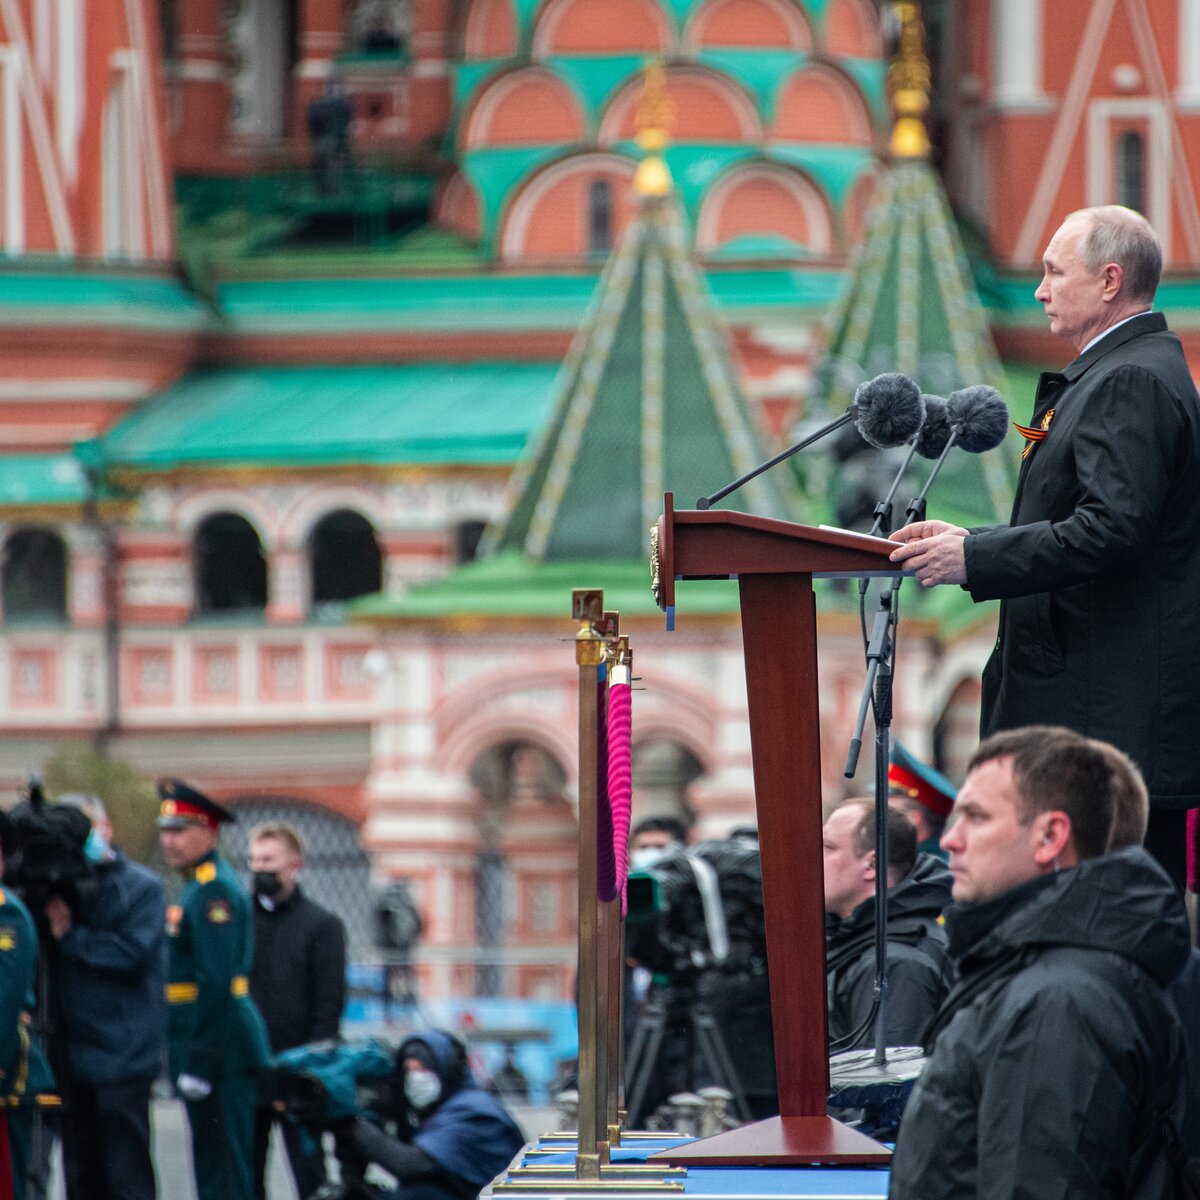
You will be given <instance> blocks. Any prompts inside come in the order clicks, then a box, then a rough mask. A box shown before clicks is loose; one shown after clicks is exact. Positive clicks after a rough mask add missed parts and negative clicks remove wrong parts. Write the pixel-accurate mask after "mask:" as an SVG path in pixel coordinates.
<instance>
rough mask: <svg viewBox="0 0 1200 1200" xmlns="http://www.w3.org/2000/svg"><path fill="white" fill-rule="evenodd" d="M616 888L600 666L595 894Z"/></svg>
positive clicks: (608, 895)
mask: <svg viewBox="0 0 1200 1200" xmlns="http://www.w3.org/2000/svg"><path fill="white" fill-rule="evenodd" d="M617 891H618V885H617V864H616V860H615V859H614V858H613V826H612V808H611V806H610V805H609V801H608V672H607V671H606V670H605V669H604V667H603V666H602V667H601V668H600V671H599V675H598V679H597V683H596V895H597V897H598V898H599V899H600V900H601V901H603V902H605V903H607V902H608V901H609V900H611V899H612V898H613V897H614V896H615V895H616V894H617Z"/></svg>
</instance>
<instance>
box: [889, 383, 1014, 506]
mask: <svg viewBox="0 0 1200 1200" xmlns="http://www.w3.org/2000/svg"><path fill="white" fill-rule="evenodd" d="M946 419H947V422H948V424H949V426H950V434H949V436H948V437H947V438H946V444H945V445H944V446H943V447H942V449H941V452H940V453H939V454H938V456H937V462H935V463H934V464H933V469H932V470H931V471H930V472H929V478H928V479H926V480H925V486H924V487H923V488H921V491H920V493H919V494H918V495H916V496H914V497H913V499H912V501H911V502H910V503H909V506H908V511H907V512H906V513H905V514H904V523H905V525H911V524H912V523H913V522H914V521H923V520H924V519H925V496H926V493H928V491H929V488H930V486H931V485H932V483H933V481H934V480H935V479H936V478H937V477H938V474H939V473H940V471H941V469H942V464H943V463H944V462H945V461H946V455H947V454H949V453H950V451H951V449H953V447H954V446H955V445H959V446H961V447H962V448H963V449H964V450H965V451H966V452H967V453H968V454H983V453H985V452H986V451H988V450H994V449H995V448H996V447H997V446H998V445H1000V443H1001V442H1002V441H1004V435H1005V434H1006V433H1007V432H1008V405H1007V404H1005V403H1004V398H1003V397H1002V396H1001V395H1000V393H999V392H998V391H996V389H995V388H994V387H988V386H987V385H986V384H982V383H978V384H975V385H974V386H973V387H966V388H960V389H959V390H958V391H957V392H951V393H950V398H949V399H948V400H947V401H946Z"/></svg>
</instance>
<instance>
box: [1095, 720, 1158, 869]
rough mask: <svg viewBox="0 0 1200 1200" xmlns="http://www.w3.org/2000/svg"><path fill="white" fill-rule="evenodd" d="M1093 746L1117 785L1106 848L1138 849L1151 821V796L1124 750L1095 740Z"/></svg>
mask: <svg viewBox="0 0 1200 1200" xmlns="http://www.w3.org/2000/svg"><path fill="white" fill-rule="evenodd" d="M1093 744H1094V745H1095V746H1096V747H1097V749H1098V750H1099V751H1100V753H1101V754H1103V755H1104V756H1105V757H1106V758H1107V759H1108V761H1109V765H1110V766H1111V767H1112V769H1113V779H1114V781H1115V784H1116V787H1115V790H1114V792H1113V800H1114V801H1115V809H1114V813H1113V825H1112V833H1111V834H1110V835H1109V838H1108V848H1109V850H1124V849H1125V848H1126V847H1127V846H1140V845H1141V844H1142V842H1143V841H1145V838H1146V825H1147V824H1148V822H1149V820H1150V793H1149V792H1148V791H1147V790H1146V781H1145V780H1144V779H1143V778H1142V773H1141V771H1139V770H1138V769H1137V766H1136V764H1135V763H1134V761H1133V759H1132V758H1130V757H1129V755H1128V754H1126V753H1125V752H1124V751H1123V750H1118V749H1117V748H1116V746H1110V745H1109V744H1108V743H1107V742H1101V741H1094V743H1093Z"/></svg>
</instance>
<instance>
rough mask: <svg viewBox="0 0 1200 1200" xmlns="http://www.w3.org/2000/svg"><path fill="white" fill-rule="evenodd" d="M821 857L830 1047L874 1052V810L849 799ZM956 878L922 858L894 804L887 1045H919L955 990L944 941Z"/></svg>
mask: <svg viewBox="0 0 1200 1200" xmlns="http://www.w3.org/2000/svg"><path fill="white" fill-rule="evenodd" d="M821 839H822V846H823V849H824V875H825V910H826V925H825V931H826V945H825V970H826V982H827V985H828V989H829V1041H830V1044H831V1046H834V1047H835V1048H836V1049H838V1050H855V1049H858V1048H860V1047H862V1046H871V1045H874V1043H875V1028H874V1023H873V1021H872V1020H871V1007H872V1003H873V998H874V986H875V805H874V803H873V802H872V801H870V800H847V801H846V803H845V804H842V805H840V806H839V807H838V808H836V809H834V811H833V812H832V813H831V814H830V815H829V820H828V821H826V822H825V827H824V828H823V829H822V831H821ZM949 903H950V871H949V870H948V869H947V867H946V866H945V864H944V863H942V862H941V861H940V860H939V859H936V858H934V856H933V855H932V854H921V855H918V854H917V831H916V828H915V827H914V825H913V823H912V822H911V821H910V820H909V819H908V817H907V816H906V815H905V813H904V812H903V811H902V810H901V809H900V808H898V807H897V806H896V805H893V806H892V807H891V810H890V811H889V814H888V914H887V915H888V922H887V940H888V994H887V1004H886V1007H885V1009H884V1037H885V1044H886V1045H888V1046H916V1045H919V1044H920V1041H921V1035H922V1034H923V1033H924V1032H925V1027H926V1026H927V1025H928V1024H929V1022H930V1019H931V1018H932V1017H933V1014H934V1013H935V1012H937V1009H938V1005H939V1004H941V1002H942V1000H943V999H944V998H945V996H946V991H947V989H948V987H949V981H950V967H949V960H948V958H947V954H946V934H945V931H944V930H943V929H942V926H941V925H940V924H939V922H938V918H939V917H940V916H941V914H942V910H943V909H944V908H945V907H946V906H947V905H948V904H949Z"/></svg>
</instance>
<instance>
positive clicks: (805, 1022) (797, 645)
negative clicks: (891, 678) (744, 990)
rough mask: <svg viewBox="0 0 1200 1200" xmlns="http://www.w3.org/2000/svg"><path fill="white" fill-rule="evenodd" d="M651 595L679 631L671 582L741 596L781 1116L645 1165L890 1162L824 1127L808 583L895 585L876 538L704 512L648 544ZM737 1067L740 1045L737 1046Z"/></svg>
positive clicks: (662, 527)
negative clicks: (725, 583)
mask: <svg viewBox="0 0 1200 1200" xmlns="http://www.w3.org/2000/svg"><path fill="white" fill-rule="evenodd" d="M654 543H655V546H654V566H655V572H654V574H655V593H656V598H657V600H658V602H659V605H660V607H662V608H663V609H665V610H666V612H667V614H668V621H669V623H672V622H673V616H674V607H675V581H676V580H677V579H733V578H736V579H737V581H738V589H739V591H740V594H741V613H742V639H743V644H744V649H745V657H746V691H747V700H748V706H749V710H750V741H751V750H752V754H753V759H754V793H755V804H756V807H757V810H758V832H759V845H760V847H761V852H762V878H763V905H764V909H765V918H766V933H767V958H768V963H769V968H770V978H771V1014H772V1021H773V1025H774V1030H775V1069H776V1075H777V1078H778V1084H779V1111H780V1116H778V1117H772V1118H770V1119H769V1120H766V1121H759V1122H756V1123H755V1124H752V1125H745V1126H742V1127H740V1128H738V1129H733V1130H730V1131H729V1132H728V1133H723V1134H719V1135H718V1136H716V1137H712V1138H707V1139H705V1140H703V1141H699V1142H693V1143H691V1144H689V1145H686V1146H682V1147H679V1148H678V1149H675V1150H669V1151H662V1152H660V1153H658V1154H655V1155H652V1156H651V1161H655V1162H666V1163H672V1164H679V1165H681V1166H687V1165H688V1164H695V1165H700V1164H708V1163H721V1164H739V1163H758V1164H762V1165H771V1164H773V1165H785V1164H798V1163H827V1164H831V1163H845V1164H850V1163H855V1164H860V1165H865V1164H870V1163H886V1162H887V1161H888V1159H889V1157H890V1155H889V1152H888V1151H887V1149H886V1148H885V1147H883V1146H881V1145H880V1144H879V1143H878V1142H875V1141H873V1140H872V1139H870V1138H868V1137H865V1136H863V1135H862V1134H860V1133H858V1132H857V1131H855V1130H852V1129H849V1128H848V1127H847V1126H845V1125H842V1124H841V1123H840V1122H838V1121H835V1120H833V1119H832V1118H830V1117H828V1116H826V1113H825V1105H826V1099H827V1097H828V1095H829V1051H828V1036H827V1026H826V1012H825V895H824V879H823V872H822V855H821V736H820V702H819V696H818V688H817V623H816V606H815V601H814V596H813V589H812V580H813V577H814V576H818V577H821V578H839V577H854V578H861V577H862V576H868V575H875V576H889V577H897V576H899V575H900V573H901V572H900V571H898V570H897V569H896V568H895V567H894V566H893V565H892V564H891V563H890V562H889V561H888V554H889V553H890V551H891V550H893V549H895V547H894V546H888V545H887V544H885V543H884V542H883V540H882V539H880V538H872V537H868V536H866V535H864V534H855V533H848V532H845V531H842V530H830V529H817V528H813V527H811V526H807V525H794V524H791V523H790V522H787V521H775V520H770V519H768V518H765V517H754V516H750V515H748V514H746V513H739V512H721V511H715V510H712V509H709V510H704V511H700V510H696V511H681V512H675V510H674V503H673V498H672V496H671V493H670V492H668V493H667V494H666V495H665V496H664V497H663V515H662V516H661V517H660V518H659V522H658V526H657V528H656V530H655V535H654ZM734 1054H735V1056H736V1047H734Z"/></svg>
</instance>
